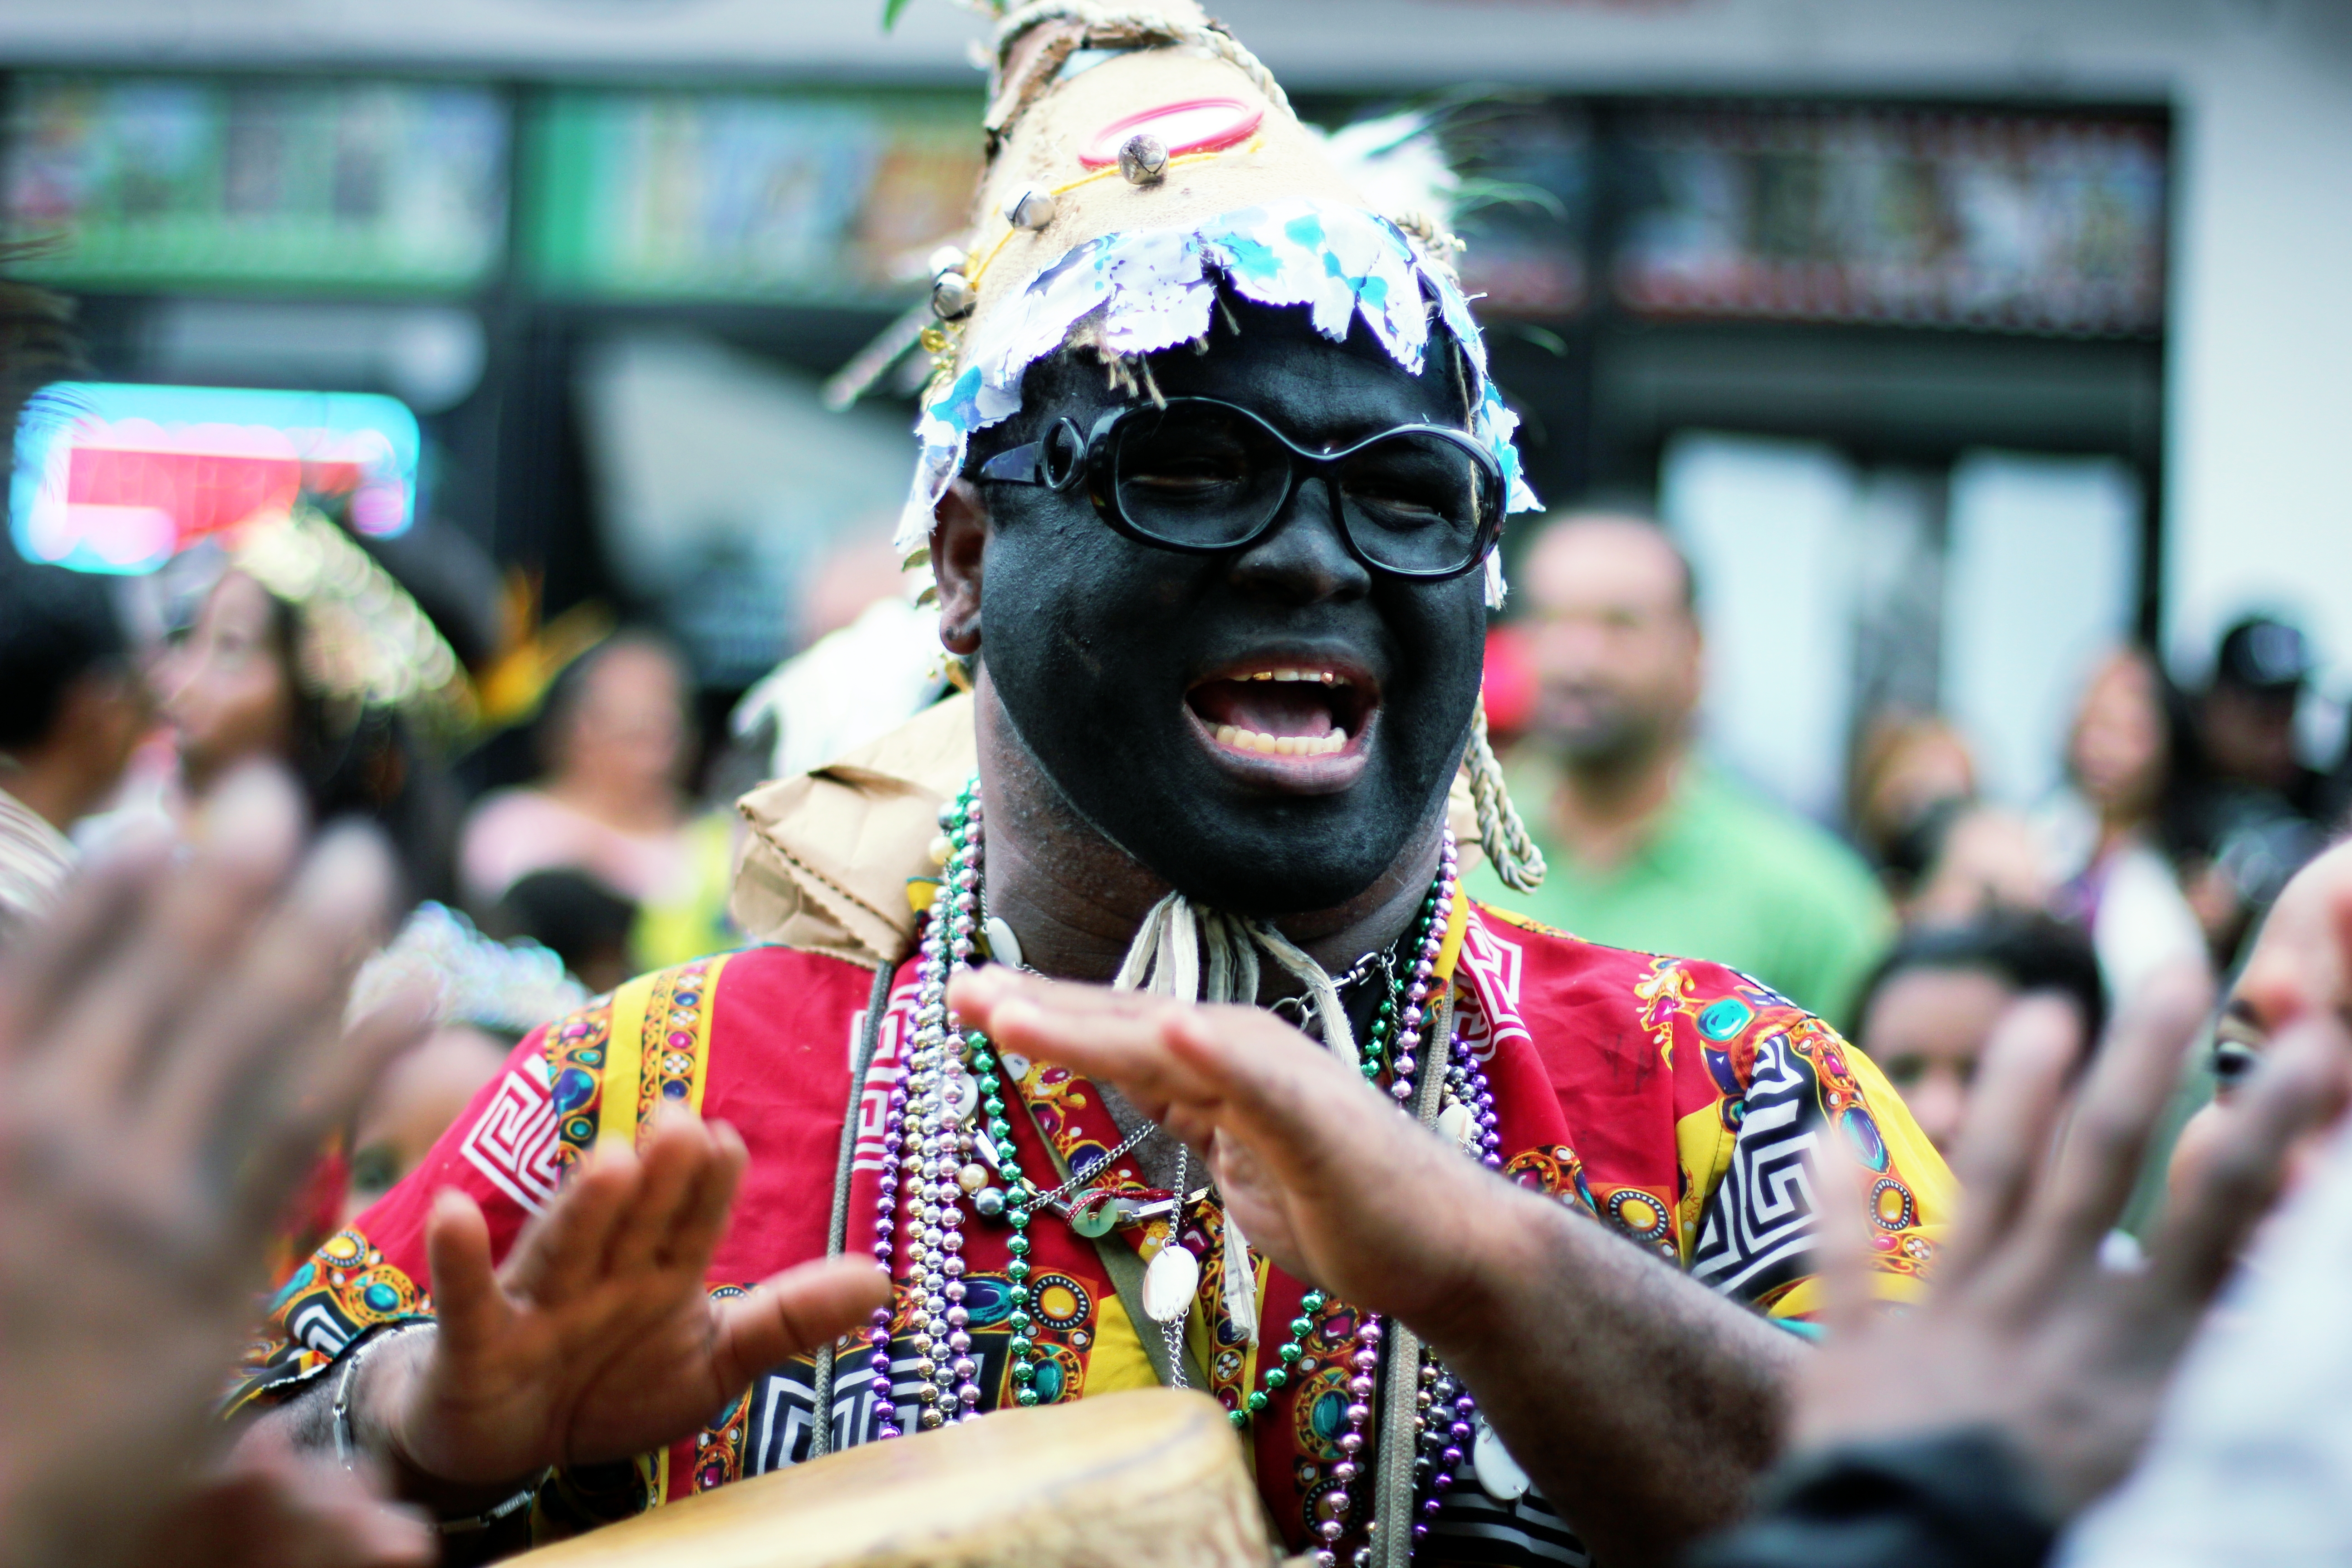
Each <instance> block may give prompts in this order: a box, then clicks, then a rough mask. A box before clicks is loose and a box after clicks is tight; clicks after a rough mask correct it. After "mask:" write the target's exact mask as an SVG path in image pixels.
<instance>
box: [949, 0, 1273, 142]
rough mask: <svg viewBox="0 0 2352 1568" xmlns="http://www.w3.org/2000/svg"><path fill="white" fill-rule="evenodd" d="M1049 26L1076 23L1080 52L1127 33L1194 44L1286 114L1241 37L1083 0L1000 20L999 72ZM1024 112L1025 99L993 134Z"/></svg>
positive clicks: (1041, 1)
mask: <svg viewBox="0 0 2352 1568" xmlns="http://www.w3.org/2000/svg"><path fill="white" fill-rule="evenodd" d="M1053 21H1069V22H1076V23H1077V24H1078V26H1080V27H1081V28H1083V29H1084V30H1085V32H1086V35H1087V37H1086V38H1085V39H1084V40H1082V41H1081V43H1080V44H1079V46H1078V47H1081V48H1083V47H1087V44H1089V43H1091V42H1092V41H1093V39H1094V37H1095V36H1096V35H1097V34H1104V35H1118V34H1126V35H1130V36H1140V37H1150V38H1159V39H1161V40H1163V41H1164V42H1167V43H1171V44H1192V45H1193V46H1195V47H1199V48H1203V49H1206V50H1208V51H1209V53H1211V54H1213V55H1214V56H1216V57H1217V58H1219V59H1221V60H1223V61H1224V62H1225V63H1226V64H1227V65H1230V66H1232V67H1234V68H1235V69H1236V70H1238V71H1240V72H1241V73H1242V74H1243V75H1244V76H1245V77H1247V78H1249V79H1250V85H1251V86H1253V87H1255V88H1256V89H1258V91H1260V92H1262V93H1264V94H1265V99H1266V101H1267V102H1268V103H1271V104H1273V105H1274V106H1275V107H1276V109H1278V110H1282V111H1283V112H1284V113H1288V112H1289V111H1290V96H1289V94H1287V93H1286V92H1284V91H1283V90H1282V84H1281V83H1280V82H1278V81H1276V80H1275V79H1274V73H1273V72H1272V71H1270V70H1268V69H1266V68H1265V64H1264V63H1263V62H1262V61H1260V60H1259V59H1258V58H1257V57H1256V56H1255V55H1254V54H1252V53H1250V52H1249V50H1248V49H1246V48H1244V47H1242V42H1241V40H1240V39H1239V38H1236V37H1234V36H1233V35H1232V34H1231V33H1228V32H1226V31H1224V29H1223V28H1222V27H1219V26H1215V25H1214V24H1211V25H1210V26H1205V27H1202V26H1194V25H1192V23H1190V22H1179V21H1176V20H1174V19H1173V18H1171V17H1169V16H1162V15H1160V14H1159V13H1158V12H1153V11H1113V10H1109V9H1108V8H1106V7H1104V6H1100V5H1088V4H1087V0H1030V4H1028V5H1022V6H1017V7H1015V8H1014V9H1013V10H1011V11H1008V12H1006V13H1005V16H1004V19H1003V21H1002V22H1000V23H998V24H997V26H996V58H997V62H998V66H999V68H1002V67H1003V61H1004V58H1005V55H1006V53H1007V51H1008V50H1010V49H1011V47H1012V46H1013V40H1015V39H1016V38H1018V37H1021V35H1022V34H1024V33H1025V32H1027V31H1028V30H1029V29H1030V28H1032V27H1034V26H1037V25H1038V24H1039V23H1041V22H1053ZM1027 107H1028V103H1027V101H1026V100H1024V102H1023V103H1022V104H1021V105H1020V106H1019V107H1018V108H1016V109H1015V110H1014V111H1013V114H1012V115H1010V116H1008V117H1007V119H1006V121H1005V123H1004V124H1003V125H1002V126H1000V127H998V128H997V129H998V130H1000V131H1010V130H1011V129H1012V121H1013V120H1015V119H1018V118H1019V115H1020V110H1022V109H1026V108H1027Z"/></svg>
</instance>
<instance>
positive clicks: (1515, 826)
mask: <svg viewBox="0 0 2352 1568" xmlns="http://www.w3.org/2000/svg"><path fill="white" fill-rule="evenodd" d="M1463 765H1464V766H1465V767H1466V768H1467V769H1468V770H1469V773H1470V801H1471V804H1472V805H1475V806H1476V807H1477V811H1478V844H1479V847H1481V848H1483V849H1485V850H1486V858H1488V859H1489V860H1492V861H1493V862H1494V863H1495V875H1496V876H1497V877H1500V878H1501V879H1503V886H1505V887H1507V888H1508V889H1511V890H1512V891H1513V892H1515V893H1531V892H1533V891H1535V889H1538V888H1539V887H1541V886H1542V885H1543V879H1544V870H1545V867H1544V858H1543V851H1542V850H1540V849H1538V848H1537V847H1536V844H1535V840H1534V839H1533V838H1531V837H1528V825H1527V824H1526V823H1525V822H1523V821H1521V820H1520V819H1519V808H1518V807H1517V806H1516V805H1512V804H1511V795H1510V792H1509V791H1508V790H1507V789H1506V788H1505V787H1504V785H1503V764H1502V763H1498V762H1496V760H1495V748H1494V747H1493V746H1492V745H1490V744H1488V743H1487V740H1486V698H1485V697H1483V696H1481V697H1480V698H1479V699H1478V705H1477V706H1476V707H1475V708H1474V709H1472V710H1471V712H1470V745H1469V749H1468V751H1467V752H1465V754H1464V756H1463Z"/></svg>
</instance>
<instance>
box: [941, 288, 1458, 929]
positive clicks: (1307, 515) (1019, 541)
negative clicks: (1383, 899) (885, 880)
mask: <svg viewBox="0 0 2352 1568" xmlns="http://www.w3.org/2000/svg"><path fill="white" fill-rule="evenodd" d="M1241 315H1242V321H1241V327H1242V330H1241V331H1240V332H1239V334H1238V335H1236V334H1234V333H1230V332H1226V331H1223V330H1218V331H1213V333H1212V346H1211V348H1210V351H1209V352H1208V353H1205V354H1197V355H1196V354H1193V353H1189V352H1187V351H1185V350H1181V349H1179V350H1176V351H1174V352H1172V353H1166V354H1162V355H1160V356H1158V357H1157V358H1155V359H1154V360H1153V361H1152V362H1151V368H1152V373H1153V375H1154V377H1155V378H1156V380H1157V383H1158V385H1159V388H1160V392H1161V393H1162V394H1163V395H1168V396H1180V395H1204V396H1215V397H1223V398H1226V399H1229V400H1231V401H1233V402H1235V403H1239V404H1243V405H1246V406H1248V407H1250V408H1253V409H1255V410H1256V411H1257V412H1259V413H1261V414H1263V415H1265V416H1266V417H1267V418H1269V419H1271V420H1272V421H1274V422H1275V423H1276V425H1277V426H1280V427H1281V428H1282V429H1283V430H1285V431H1286V433H1287V434H1288V435H1289V436H1290V437H1292V438H1293V439H1295V440H1297V441H1299V442H1301V443H1302V444H1304V445H1307V446H1309V447H1327V446H1328V447H1343V446H1345V445H1347V444H1349V443H1351V442H1354V441H1358V440H1360V439H1362V438H1363V437H1367V436H1370V435H1372V434H1374V433H1376V432H1379V431H1381V430H1385V429H1389V428H1391V427H1392V426H1397V425H1402V424H1406V423H1410V422H1412V421H1416V420H1423V421H1427V422H1430V423H1433V424H1443V425H1450V426H1454V428H1457V429H1459V428H1462V427H1463V426H1464V424H1465V393H1464V391H1463V388H1462V385H1461V383H1460V381H1459V379H1458V377H1457V375H1456V374H1455V372H1454V367H1453V364H1452V356H1451V354H1450V353H1447V352H1445V345H1444V343H1443V342H1433V344H1432V352H1431V353H1429V355H1428V356H1427V363H1426V365H1425V369H1424V374H1423V376H1421V377H1420V378H1418V379H1416V378H1414V377H1412V376H1409V375H1407V374H1405V373H1404V371H1403V370H1402V368H1401V367H1400V366H1398V365H1397V363H1395V362H1394V361H1393V360H1391V359H1390V358H1389V357H1388V355H1387V353H1385V352H1384V351H1382V350H1381V348H1380V346H1379V345H1378V343H1377V342H1374V341H1373V340H1372V339H1371V338H1370V335H1369V334H1368V333H1366V332H1365V331H1363V329H1362V328H1361V327H1360V326H1358V327H1357V329H1356V331H1355V335H1354V336H1353V337H1352V338H1350V340H1349V342H1348V343H1347V344H1345V345H1341V344H1337V343H1333V342H1330V341H1329V340H1328V339H1327V338H1323V337H1321V336H1319V335H1318V334H1317V333H1316V332H1315V331H1314V330H1313V329H1312V327H1311V326H1310V325H1309V324H1308V323H1307V318H1306V315H1305V313H1304V312H1303V311H1298V310H1260V309H1252V308H1248V307H1242V308H1241ZM1120 401H1121V398H1120V396H1119V395H1118V394H1117V393H1115V392H1112V391H1109V390H1108V389H1106V388H1105V386H1104V377H1103V374H1102V372H1101V370H1100V368H1099V367H1098V366H1096V365H1094V364H1093V363H1091V362H1088V361H1083V360H1082V361H1077V362H1065V363H1057V364H1045V365H1040V366H1038V367H1036V368H1035V369H1034V370H1033V371H1032V373H1031V375H1030V377H1029V379H1028V382H1027V386H1026V389H1025V391H1024V416H1023V417H1022V418H1021V419H1020V420H1019V422H1018V425H1019V427H1020V428H1022V429H1034V428H1042V427H1043V426H1044V425H1045V423H1046V422H1047V421H1048V420H1049V419H1050V418H1052V417H1054V416H1060V415H1065V414H1066V415H1069V416H1073V417H1075V418H1076V420H1077V422H1078V424H1079V426H1081V427H1082V428H1084V427H1087V426H1090V425H1091V423H1092V421H1093V417H1094V416H1095V415H1096V414H1097V412H1099V411H1100V410H1101V409H1104V408H1107V407H1110V406H1113V405H1117V404H1118V403H1119V402H1120ZM1008 434H1010V433H1009V432H1008ZM1006 444H1009V443H1006ZM990 449H991V450H993V449H995V447H994V446H992V447H990ZM977 467H978V463H977V460H975V461H974V462H973V463H972V464H971V467H970V468H968V470H967V471H974V470H976V469H977ZM982 491H983V496H984V499H985V500H986V502H987V504H988V506H989V508H990V511H991V528H990V536H989V541H988V544H987V552H986V556H985V558H984V564H983V576H982V605H981V637H982V648H981V657H982V660H983V661H984V663H985V665H986V667H987V670H988V674H989V678H990V680H991V681H992V684H993V686H994V687H995V689H996V691H997V693H998V695H999V698H1000V700H1002V702H1003V706H1004V709H1005V711H1006V712H1007V713H1008V714H1009V715H1010V717H1011V718H1012V721H1013V727H1014V729H1015V730H1016V731H1017V732H1018V734H1019V737H1020V739H1021V741H1022V742H1023V743H1024V745H1026V746H1027V748H1028V749H1029V751H1030V752H1031V753H1032V754H1033V755H1034V757H1035V758H1036V760H1037V762H1038V763H1039V765H1040V768H1041V770H1042V771H1043V772H1044V773H1045V776H1046V777H1048V778H1049V779H1051V780H1052V781H1053V783H1054V784H1055V785H1056V786H1057V787H1058V788H1059V789H1060V790H1061V791H1062V793H1063V794H1064V795H1066V797H1067V799H1068V800H1069V802H1070V804H1071V805H1072V806H1073V807H1074V808H1075V809H1076V811H1077V812H1078V814H1079V815H1080V816H1083V817H1085V818H1086V819H1087V821H1088V822H1090V823H1091V824H1093V825H1094V826H1095V827H1096V828H1097V830H1099V831H1100V832H1101V833H1103V834H1104V835H1105V836H1106V837H1108V838H1109V839H1110V840H1111V841H1112V842H1114V843H1116V844H1118V846H1119V847H1122V848H1123V849H1125V850H1126V851H1127V852H1128V853H1129V854H1130V855H1132V856H1134V857H1135V858H1137V859H1138V860H1139V861H1141V862H1142V863H1143V864H1144V865H1145V866H1146V867H1148V868H1150V869H1151V870H1152V871H1153V872H1154V873H1156V874H1157V875H1158V876H1160V877H1161V878H1162V879H1165V880H1167V881H1169V882H1170V883H1172V884H1173V885H1174V886H1175V887H1177V888H1178V889H1181V890H1182V891H1183V892H1184V893H1185V894H1187V895H1188V896H1190V897H1192V898H1193V899H1196V900H1201V901H1202V902H1205V903H1207V904H1210V905H1212V906H1213V907H1216V908H1219V909H1224V910H1233V911H1234V912H1236V913H1244V914H1253V915H1280V914H1289V913H1297V912H1300V911H1304V910H1320V909H1328V908H1330V907H1332V906H1334V905H1338V904H1340V903H1344V902H1345V901H1347V900H1349V899H1351V898H1353V897H1355V896H1356V895H1357V894H1359V893H1360V892H1362V891H1363V890H1364V889H1367V888H1369V887H1370V886H1371V884H1372V882H1373V881H1374V879H1377V878H1378V877H1379V876H1380V875H1381V873H1382V872H1384V871H1385V870H1387V869H1388V868H1390V867H1391V866H1392V865H1393V864H1394V863H1395V862H1396V861H1397V860H1398V859H1399V858H1402V856H1403V855H1404V854H1405V853H1406V852H1407V850H1408V848H1409V847H1410V846H1411V845H1412V842H1413V841H1414V839H1415V837H1416V836H1417V835H1419V834H1421V833H1423V832H1424V831H1426V830H1427V828H1428V827H1429V826H1430V825H1431V824H1432V823H1433V822H1434V820H1435V819H1436V817H1437V816H1438V814H1439V813H1441V812H1442V811H1443V810H1444V797H1445V793H1446V789H1447V786H1448V784H1450V783H1451V781H1452V779H1453V776H1454V769H1455V767H1456V766H1457V764H1458V763H1460V760H1461V756H1462V748H1463V745H1464V743H1465V741H1466V739H1467V738H1468V734H1469V727H1470V716H1471V710H1472V707H1473V705H1474V703H1475V700H1476V697H1477V692H1478V679H1479V671H1480V665H1481V659H1482V653H1483V648H1484V644H1485V634H1486V609H1485V605H1484V582H1485V578H1484V574H1482V573H1480V572H1475V571H1474V572H1471V573H1469V574H1465V575H1464V576H1460V577H1455V578H1453V579H1450V580H1447V581H1444V582H1438V583H1427V582H1421V583H1415V582H1409V581H1406V580H1403V579H1401V578H1396V577H1392V576H1389V575H1387V574H1381V573H1375V572H1371V571H1369V570H1367V569H1366V568H1365V567H1364V566H1362V565H1361V564H1360V563H1358V561H1357V560H1356V558H1355V557H1354V556H1353V555H1351V554H1350V553H1349V551H1348V548H1347V546H1346V544H1345V542H1343V540H1342V538H1341V535H1340V533H1339V527H1338V524H1337V521H1336V520H1335V519H1334V517H1333V515H1332V506H1333V499H1334V498H1333V497H1332V495H1331V493H1330V491H1329V489H1328V488H1327V486H1326V485H1325V483H1324V482H1323V481H1322V480H1320V479H1311V480H1309V481H1308V482H1307V483H1306V484H1304V485H1302V486H1301V487H1300V489H1299V492H1298V494H1297V497H1296V498H1295V499H1294V500H1293V501H1292V503H1291V505H1290V507H1289V509H1288V510H1287V511H1286V513H1285V514H1284V515H1283V516H1282V517H1281V518H1280V519H1279V520H1278V521H1277V522H1276V526H1275V528H1274V530H1273V531H1272V532H1270V533H1269V534H1268V535H1266V536H1265V538H1264V539H1262V540H1260V541H1259V542H1257V543H1256V544H1255V545H1253V546H1251V547H1249V548H1248V549H1246V550H1243V551H1240V552H1225V553H1223V554H1214V555H1192V554H1180V553H1177V552H1171V551H1167V550H1160V549H1156V548H1153V547H1151V546H1150V545H1146V544H1142V543H1139V542H1134V541H1131V540H1129V539H1127V538H1124V537H1122V536H1121V535H1119V534H1118V533H1116V532H1114V531H1112V530H1111V529H1110V528H1109V527H1108V526H1107V525H1106V524H1105V523H1103V522H1102V521H1100V520H1099V519H1098V518H1097V516H1096V515H1095V512H1094V509H1093V508H1092V506H1091V505H1090V504H1089V503H1088V502H1087V500H1086V498H1085V496H1084V494H1083V493H1082V492H1078V491H1073V492H1070V493H1067V494H1064V495H1055V494H1054V493H1052V492H1049V491H1046V490H1043V489H1033V488H1028V487H1020V486H1011V485H1002V484H986V485H983V486H982ZM1257 669H1274V670H1301V669H1304V670H1308V671H1318V670H1338V671H1341V672H1345V675H1344V678H1345V679H1347V684H1345V685H1330V686H1326V685H1322V684H1319V683H1318V682H1317V681H1314V680H1307V681H1298V682H1254V681H1248V680H1245V679H1244V680H1234V679H1217V680H1214V681H1209V680H1208V679H1207V678H1211V677H1221V676H1231V675H1246V674H1247V673H1249V672H1251V671H1254V670H1257ZM1204 682H1206V683H1205V684H1204ZM1234 719H1238V720H1241V721H1244V722H1243V723H1242V724H1241V725H1240V726H1238V727H1239V728H1243V729H1252V727H1253V726H1260V727H1261V728H1256V729H1252V732H1254V733H1262V732H1269V731H1267V730H1266V729H1265V728H1262V727H1264V726H1271V731H1270V732H1275V733H1280V732H1284V731H1312V730H1314V729H1315V728H1316V727H1317V726H1318V724H1322V723H1327V722H1328V724H1329V725H1330V726H1331V727H1332V728H1334V729H1336V730H1339V731H1344V732H1345V734H1346V735H1347V737H1348V739H1347V742H1346V751H1347V753H1348V758H1347V759H1346V765H1345V766H1344V767H1342V766H1341V761H1340V759H1333V760H1332V761H1331V762H1330V763H1329V764H1328V765H1324V764H1323V763H1322V760H1321V759H1317V763H1316V765H1314V766H1307V767H1300V768H1286V767H1284V766H1282V765H1280V764H1283V763H1287V762H1288V760H1289V759H1287V758H1286V757H1266V758H1263V759H1258V758H1253V757H1251V756H1248V755H1242V756H1238V757H1237V756H1235V755H1234V752H1233V750H1232V748H1231V747H1225V748H1223V749H1221V748H1220V746H1219V744H1218V742H1216V740H1215V739H1214V735H1215V732H1216V730H1217V728H1218V726H1219V724H1220V723H1221V722H1222V721H1226V720H1234ZM1358 757H1360V762H1358V761H1356V760H1355V759H1357V758H1358ZM1343 773H1344V774H1345V776H1344V778H1343V777H1341V776H1340V775H1341V774H1343ZM1307 775H1319V776H1307Z"/></svg>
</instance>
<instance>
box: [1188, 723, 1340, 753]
mask: <svg viewBox="0 0 2352 1568" xmlns="http://www.w3.org/2000/svg"><path fill="white" fill-rule="evenodd" d="M1216 736H1217V744H1219V745H1220V746H1231V747H1233V748H1234V750H1236V751H1242V752H1265V753H1266V754H1267V755H1269V756H1276V757H1328V756H1331V755H1333V754H1334V753H1336V752H1343V751H1345V750H1347V748H1348V732H1347V731H1345V730H1340V729H1337V728H1335V729H1333V730H1332V731H1331V732H1330V733H1329V734H1328V735H1269V734H1267V733H1266V732H1265V731H1263V730H1244V729H1242V728H1241V727H1240V726H1239V725H1235V724H1220V725H1218V726H1217V730H1216Z"/></svg>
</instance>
